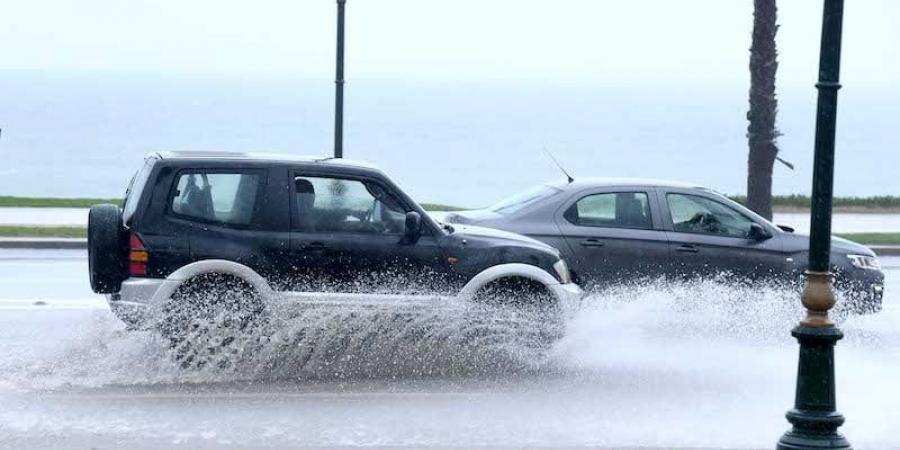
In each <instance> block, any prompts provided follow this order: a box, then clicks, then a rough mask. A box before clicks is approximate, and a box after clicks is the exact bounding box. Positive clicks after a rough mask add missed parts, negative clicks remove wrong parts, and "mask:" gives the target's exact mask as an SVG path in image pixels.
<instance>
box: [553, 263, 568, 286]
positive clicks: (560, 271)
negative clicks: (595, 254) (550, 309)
mask: <svg viewBox="0 0 900 450" xmlns="http://www.w3.org/2000/svg"><path fill="white" fill-rule="evenodd" d="M553 269H554V270H556V275H557V276H559V282H560V283H562V284H567V283H571V282H572V274H570V273H569V266H567V265H566V262H565V261H563V260H559V261H557V262H556V263H555V264H553Z"/></svg>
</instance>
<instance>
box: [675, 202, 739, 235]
mask: <svg viewBox="0 0 900 450" xmlns="http://www.w3.org/2000/svg"><path fill="white" fill-rule="evenodd" d="M666 199H667V201H668V202H669V212H670V213H671V214H672V224H673V225H674V227H675V231H678V232H682V233H702V234H714V235H719V236H731V237H741V238H744V237H747V236H748V235H749V233H750V225H752V224H753V221H752V220H750V218H748V217H746V216H744V215H743V214H741V213H739V212H737V211H735V210H734V209H732V208H729V207H728V206H726V205H724V204H722V203H720V202H717V201H715V200H711V199H708V198H706V197H701V196H699V195H688V194H667V195H666Z"/></svg>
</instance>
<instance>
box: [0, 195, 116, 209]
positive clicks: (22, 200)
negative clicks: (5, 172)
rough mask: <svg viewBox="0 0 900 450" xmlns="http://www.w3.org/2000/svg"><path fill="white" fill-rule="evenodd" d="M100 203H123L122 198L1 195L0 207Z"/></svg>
mask: <svg viewBox="0 0 900 450" xmlns="http://www.w3.org/2000/svg"><path fill="white" fill-rule="evenodd" d="M100 203H112V204H114V205H121V204H122V199H120V198H58V197H15V196H11V195H0V207H7V208H8V207H20V208H90V207H91V206H93V205H96V204H100Z"/></svg>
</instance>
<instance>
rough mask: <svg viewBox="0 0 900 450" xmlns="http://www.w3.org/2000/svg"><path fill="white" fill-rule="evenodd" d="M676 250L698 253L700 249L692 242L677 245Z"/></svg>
mask: <svg viewBox="0 0 900 450" xmlns="http://www.w3.org/2000/svg"><path fill="white" fill-rule="evenodd" d="M675 251H676V252H681V253H697V252H699V251H700V249H699V248H697V247H696V246H694V245H691V244H681V245H679V246H678V247H675Z"/></svg>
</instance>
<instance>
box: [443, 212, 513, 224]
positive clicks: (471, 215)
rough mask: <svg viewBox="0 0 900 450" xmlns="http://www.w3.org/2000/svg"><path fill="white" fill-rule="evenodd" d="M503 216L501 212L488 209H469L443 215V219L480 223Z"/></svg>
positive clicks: (464, 222)
mask: <svg viewBox="0 0 900 450" xmlns="http://www.w3.org/2000/svg"><path fill="white" fill-rule="evenodd" d="M501 217H503V216H502V215H501V214H499V213H496V212H494V211H491V210H489V209H470V210H467V211H454V212H449V213H447V214H445V215H444V221H445V222H447V223H454V224H455V223H461V224H472V223H481V222H485V221H490V220H496V219H499V218H501Z"/></svg>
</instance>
